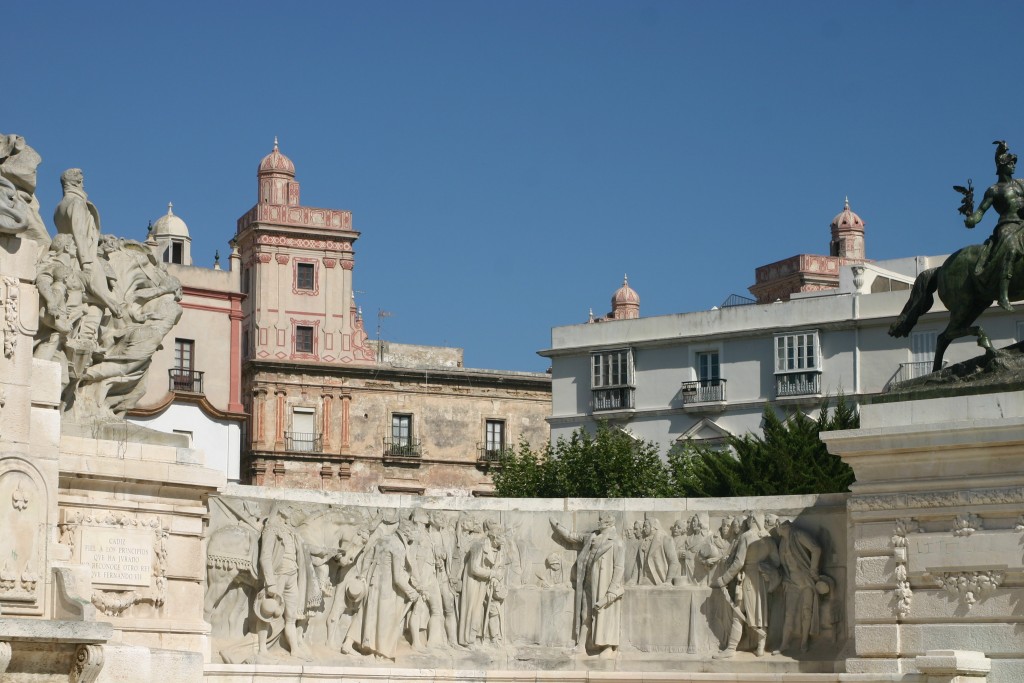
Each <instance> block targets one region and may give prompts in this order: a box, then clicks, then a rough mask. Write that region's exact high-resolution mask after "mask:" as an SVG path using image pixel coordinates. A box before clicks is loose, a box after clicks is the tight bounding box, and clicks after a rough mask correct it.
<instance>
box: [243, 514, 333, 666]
mask: <svg viewBox="0 0 1024 683" xmlns="http://www.w3.org/2000/svg"><path fill="white" fill-rule="evenodd" d="M299 514H300V513H299V511H298V510H296V509H295V508H294V507H291V506H287V505H275V506H274V508H273V509H272V510H271V513H270V517H269V518H268V519H267V521H266V524H265V525H264V527H263V533H262V535H261V537H260V561H259V567H260V574H261V576H262V578H263V590H261V591H260V593H259V595H258V596H257V597H256V606H255V611H256V617H257V618H258V619H259V620H260V621H262V622H264V623H265V627H264V628H262V629H260V631H259V633H258V635H259V649H260V652H261V653H266V652H267V649H268V647H269V646H270V645H272V644H273V641H274V640H275V639H276V638H277V637H278V636H280V635H282V633H281V632H279V631H278V623H277V622H278V620H280V621H282V622H283V624H282V626H283V629H282V630H283V639H284V642H285V644H286V645H287V646H288V650H289V652H291V654H292V656H293V657H299V658H301V659H311V658H312V655H311V653H310V651H309V648H307V647H306V644H305V643H304V642H303V641H302V639H301V636H300V635H299V632H298V629H297V628H296V622H297V621H299V620H300V619H304V618H305V617H306V608H307V606H313V605H319V604H322V597H321V596H320V588H319V585H318V583H317V581H316V577H315V575H314V572H313V565H312V562H311V561H310V559H309V554H308V552H307V551H306V546H305V543H304V542H303V541H302V537H301V536H299V534H298V532H297V531H296V530H295V528H294V525H295V524H296V522H299V521H300V520H299V519H297V517H298V516H299Z"/></svg>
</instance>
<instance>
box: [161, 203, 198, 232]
mask: <svg viewBox="0 0 1024 683" xmlns="http://www.w3.org/2000/svg"><path fill="white" fill-rule="evenodd" d="M188 236H189V234H188V226H187V225H186V224H185V221H183V220H181V218H179V217H178V216H175V215H174V203H173V202H167V213H166V214H165V215H163V216H160V218H157V219H156V221H154V223H153V237H154V238H159V237H188Z"/></svg>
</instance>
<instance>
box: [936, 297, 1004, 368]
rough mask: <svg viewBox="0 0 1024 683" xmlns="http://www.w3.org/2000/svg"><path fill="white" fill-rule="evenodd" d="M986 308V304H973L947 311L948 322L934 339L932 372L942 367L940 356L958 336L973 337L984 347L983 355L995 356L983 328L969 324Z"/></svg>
mask: <svg viewBox="0 0 1024 683" xmlns="http://www.w3.org/2000/svg"><path fill="white" fill-rule="evenodd" d="M986 308H988V304H987V303H986V304H985V305H980V304H978V305H975V306H973V307H971V308H970V309H968V310H967V311H958V312H955V311H952V310H951V311H950V312H949V324H948V325H946V329H944V330H943V331H942V334H940V335H939V337H938V339H937V340H936V341H935V363H934V364H932V372H938V371H939V370H941V369H942V356H943V355H944V354H945V353H946V349H947V348H949V344H950V342H952V341H953V340H954V339H959V338H960V337H975V338H976V339H977V340H978V346H980V347H981V348H983V349H985V355H987V356H989V357H992V356H995V349H993V348H992V341H991V340H990V339H989V338H988V335H987V334H985V330H984V329H982V327H981V325H971V324H970V323H973V322H974V321H975V320H977V319H978V316H980V315H981V314H982V312H983V311H984V310H985V309H986Z"/></svg>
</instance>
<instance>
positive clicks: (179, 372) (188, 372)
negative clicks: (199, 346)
mask: <svg viewBox="0 0 1024 683" xmlns="http://www.w3.org/2000/svg"><path fill="white" fill-rule="evenodd" d="M195 351H196V343H195V342H194V341H192V340H191V339H175V340H174V366H173V367H172V368H171V372H170V374H171V390H172V391H200V392H201V391H202V389H201V388H199V389H197V388H196V382H197V378H198V377H200V376H201V374H202V373H197V372H194V369H195V365H194V362H195ZM200 387H201V385H200Z"/></svg>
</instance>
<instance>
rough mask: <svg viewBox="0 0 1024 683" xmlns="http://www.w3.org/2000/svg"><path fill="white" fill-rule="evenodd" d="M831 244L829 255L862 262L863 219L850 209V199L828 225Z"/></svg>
mask: <svg viewBox="0 0 1024 683" xmlns="http://www.w3.org/2000/svg"><path fill="white" fill-rule="evenodd" d="M830 227H831V228H832V243H831V245H830V250H829V251H830V253H831V255H832V256H839V257H841V258H846V259H854V260H860V261H863V260H864V254H865V250H864V219H862V218H861V217H860V216H858V215H857V214H855V213H854V212H853V211H852V210H851V209H850V198H849V197H847V198H846V200H845V201H844V203H843V210H842V211H840V212H839V213H838V214H836V217H835V218H833V219H832V223H831V225H830Z"/></svg>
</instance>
